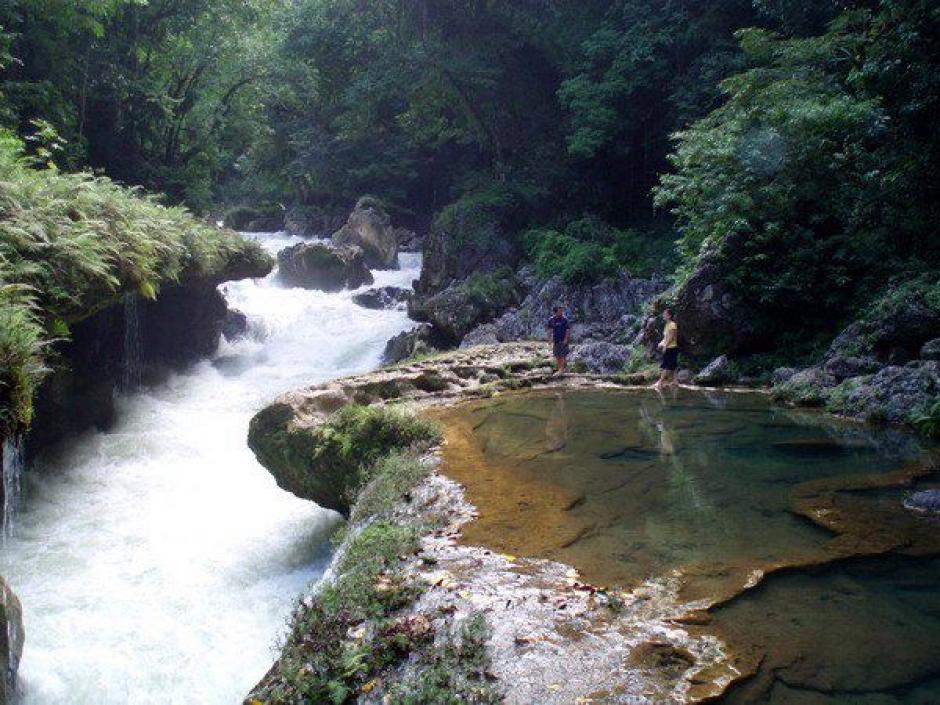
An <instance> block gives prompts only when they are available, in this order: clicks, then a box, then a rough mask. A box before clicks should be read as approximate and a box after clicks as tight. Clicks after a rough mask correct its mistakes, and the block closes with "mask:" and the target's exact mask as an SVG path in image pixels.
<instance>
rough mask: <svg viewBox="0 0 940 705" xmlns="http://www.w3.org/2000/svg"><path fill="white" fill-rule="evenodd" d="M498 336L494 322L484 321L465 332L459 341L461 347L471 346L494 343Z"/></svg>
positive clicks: (497, 340) (496, 341)
mask: <svg viewBox="0 0 940 705" xmlns="http://www.w3.org/2000/svg"><path fill="white" fill-rule="evenodd" d="M498 342H499V338H498V337H497V335H496V324H494V323H484V324H483V325H482V326H477V327H476V328H474V329H473V330H472V331H470V332H469V333H467V334H466V335H465V336H464V337H463V340H461V341H460V347H461V348H472V347H474V346H476V345H496V344H497V343H498Z"/></svg>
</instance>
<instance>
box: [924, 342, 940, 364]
mask: <svg viewBox="0 0 940 705" xmlns="http://www.w3.org/2000/svg"><path fill="white" fill-rule="evenodd" d="M920 356H921V357H922V358H923V359H924V360H940V338H934V339H933V340H928V341H927V342H926V343H924V344H923V346H921V349H920Z"/></svg>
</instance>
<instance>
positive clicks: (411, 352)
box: [382, 323, 437, 365]
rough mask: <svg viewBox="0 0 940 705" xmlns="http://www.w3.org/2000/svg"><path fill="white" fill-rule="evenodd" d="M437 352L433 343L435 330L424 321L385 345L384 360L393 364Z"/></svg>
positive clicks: (385, 362)
mask: <svg viewBox="0 0 940 705" xmlns="http://www.w3.org/2000/svg"><path fill="white" fill-rule="evenodd" d="M434 352H437V348H436V347H435V345H434V343H433V332H432V329H431V325H430V324H429V323H422V324H420V325H418V326H417V327H416V328H413V329H412V330H409V331H405V332H403V333H399V334H398V335H396V336H395V337H394V338H392V339H391V340H389V341H388V343H387V344H386V345H385V352H384V354H383V355H382V362H383V363H384V364H386V365H391V364H394V363H396V362H401V361H402V360H407V359H408V358H411V357H415V356H416V355H427V354H430V353H434Z"/></svg>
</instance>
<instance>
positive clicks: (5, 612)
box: [0, 577, 26, 705]
mask: <svg viewBox="0 0 940 705" xmlns="http://www.w3.org/2000/svg"><path fill="white" fill-rule="evenodd" d="M25 636H26V634H25V631H24V629H23V608H22V606H21V605H20V601H19V598H17V596H16V595H15V594H14V592H13V590H11V589H10V586H9V585H8V584H7V583H6V581H5V580H4V579H3V578H2V577H0V675H2V682H0V705H9V704H10V703H13V701H14V700H13V696H14V690H15V688H16V672H17V670H18V669H19V665H20V659H21V658H22V656H23V641H24V639H25Z"/></svg>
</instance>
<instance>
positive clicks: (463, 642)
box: [389, 612, 502, 705]
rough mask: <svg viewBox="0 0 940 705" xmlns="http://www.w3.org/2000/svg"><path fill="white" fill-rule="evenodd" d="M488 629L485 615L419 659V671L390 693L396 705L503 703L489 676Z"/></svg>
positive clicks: (477, 616)
mask: <svg viewBox="0 0 940 705" xmlns="http://www.w3.org/2000/svg"><path fill="white" fill-rule="evenodd" d="M489 633H490V630H489V626H488V625H487V623H486V617H485V616H484V615H483V614H482V613H479V612H478V613H475V614H473V615H471V616H470V617H467V619H466V620H464V622H463V623H462V624H461V625H460V629H459V633H458V634H457V635H456V636H450V637H448V638H447V639H446V640H445V641H444V642H443V643H442V644H441V645H439V646H436V647H434V648H433V649H430V650H427V651H425V652H423V653H421V654H419V656H418V661H419V664H420V666H421V667H420V668H418V669H416V670H415V671H414V672H413V673H412V674H411V675H409V676H408V677H407V678H406V679H405V680H404V681H403V682H402V683H399V684H398V685H396V686H395V687H394V688H393V689H392V691H391V693H390V698H389V700H390V702H391V703H393V704H394V705H427V704H428V703H434V704H435V705H465V704H466V703H473V704H474V705H489V704H491V703H492V704H493V705H495V704H496V703H499V702H502V698H501V697H500V694H499V691H498V690H497V688H496V687H495V685H494V684H493V683H492V682H491V680H490V677H489V676H488V675H487V668H488V666H489V659H488V656H487V653H486V642H487V639H488V638H489Z"/></svg>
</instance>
